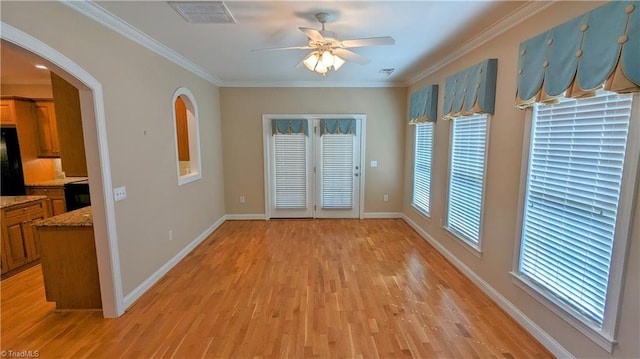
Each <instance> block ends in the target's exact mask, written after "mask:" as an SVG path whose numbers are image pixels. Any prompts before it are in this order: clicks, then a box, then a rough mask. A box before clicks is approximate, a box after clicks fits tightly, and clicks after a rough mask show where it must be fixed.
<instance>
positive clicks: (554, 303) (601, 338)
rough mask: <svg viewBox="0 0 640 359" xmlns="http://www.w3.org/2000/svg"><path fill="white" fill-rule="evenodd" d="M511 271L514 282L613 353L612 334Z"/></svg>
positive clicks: (613, 341)
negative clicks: (603, 330)
mask: <svg viewBox="0 0 640 359" xmlns="http://www.w3.org/2000/svg"><path fill="white" fill-rule="evenodd" d="M510 273H511V276H512V277H513V279H512V282H513V283H514V284H515V285H516V286H517V287H518V288H520V289H522V290H523V291H525V292H526V293H527V294H529V295H530V296H532V297H533V298H534V299H535V300H537V301H538V302H539V303H540V304H542V305H543V306H545V307H546V308H547V309H549V310H551V311H552V312H553V313H554V314H556V315H557V316H558V317H560V318H561V319H562V320H564V321H565V322H567V323H568V324H569V325H571V326H572V327H574V328H575V329H577V330H578V331H579V332H580V333H582V334H584V335H585V336H586V337H587V338H589V339H591V340H592V341H593V342H594V343H596V344H598V345H599V346H600V347H601V348H602V349H604V350H606V351H607V352H609V353H613V346H614V345H615V344H617V341H616V340H614V339H613V336H612V335H610V334H608V333H604V332H602V329H601V328H599V327H598V326H597V325H595V324H593V323H591V322H590V321H589V320H588V319H587V318H584V317H583V316H582V315H580V314H579V313H578V312H576V311H575V310H574V309H572V308H571V307H569V306H567V305H566V304H564V303H562V302H560V301H558V300H557V299H555V298H553V297H552V296H550V295H548V294H547V293H545V291H544V290H543V289H541V288H540V287H539V286H537V285H536V284H535V283H533V282H531V281H530V280H528V279H527V278H526V277H524V276H522V275H520V274H518V273H515V272H510Z"/></svg>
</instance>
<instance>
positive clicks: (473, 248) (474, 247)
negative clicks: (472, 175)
mask: <svg viewBox="0 0 640 359" xmlns="http://www.w3.org/2000/svg"><path fill="white" fill-rule="evenodd" d="M472 116H486V121H487V125H486V134H485V147H484V165H483V173H482V195H481V198H480V227H479V231H478V242H477V243H473V242H471V241H470V240H469V239H467V238H465V237H464V236H463V235H462V234H461V233H459V232H458V231H456V230H455V229H452V228H450V227H449V218H448V215H449V206H450V200H451V179H452V176H451V170H452V159H453V141H454V135H455V134H454V131H453V125H454V124H453V121H457V119H453V120H451V122H452V123H451V131H450V133H451V134H450V137H449V168H448V171H447V173H448V176H449V177H448V179H447V202H446V208H445V220H444V223H443V228H444V229H445V230H446V231H447V233H449V234H450V235H452V236H453V237H454V238H455V239H457V240H458V241H459V242H460V243H461V244H462V245H463V247H464V248H466V249H468V250H469V251H470V252H471V253H472V254H473V255H475V256H476V257H478V258H480V257H481V255H482V232H483V223H484V205H485V194H486V187H487V165H488V157H489V134H490V133H491V131H490V129H491V115H490V114H478V115H472ZM465 117H471V116H465Z"/></svg>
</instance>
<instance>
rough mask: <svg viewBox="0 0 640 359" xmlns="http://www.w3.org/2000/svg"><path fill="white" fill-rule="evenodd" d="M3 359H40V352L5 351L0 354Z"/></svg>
mask: <svg viewBox="0 0 640 359" xmlns="http://www.w3.org/2000/svg"><path fill="white" fill-rule="evenodd" d="M0 356H2V357H3V358H39V357H40V351H38V350H3V351H1V352H0Z"/></svg>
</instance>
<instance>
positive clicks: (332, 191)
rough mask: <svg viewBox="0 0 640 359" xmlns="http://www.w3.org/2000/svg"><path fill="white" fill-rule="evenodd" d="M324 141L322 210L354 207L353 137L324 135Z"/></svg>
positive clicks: (347, 135)
mask: <svg viewBox="0 0 640 359" xmlns="http://www.w3.org/2000/svg"><path fill="white" fill-rule="evenodd" d="M321 139H322V208H323V209H340V208H343V209H346V208H352V207H353V174H354V168H353V135H349V134H345V135H342V134H333V135H332V134H324V135H322V137H321Z"/></svg>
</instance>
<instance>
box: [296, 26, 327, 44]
mask: <svg viewBox="0 0 640 359" xmlns="http://www.w3.org/2000/svg"><path fill="white" fill-rule="evenodd" d="M298 29H300V31H302V32H304V34H305V35H307V37H308V38H309V39H311V40H313V41H322V40H324V36H322V34H321V33H320V31H318V30H316V29H310V28H308V27H299V28H298Z"/></svg>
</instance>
